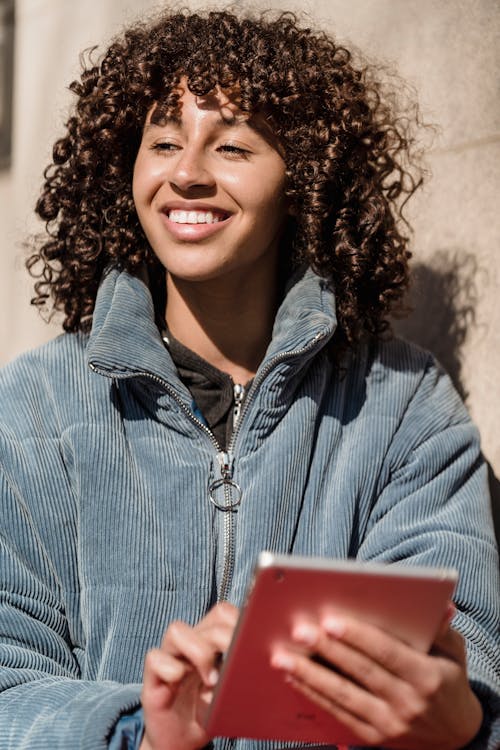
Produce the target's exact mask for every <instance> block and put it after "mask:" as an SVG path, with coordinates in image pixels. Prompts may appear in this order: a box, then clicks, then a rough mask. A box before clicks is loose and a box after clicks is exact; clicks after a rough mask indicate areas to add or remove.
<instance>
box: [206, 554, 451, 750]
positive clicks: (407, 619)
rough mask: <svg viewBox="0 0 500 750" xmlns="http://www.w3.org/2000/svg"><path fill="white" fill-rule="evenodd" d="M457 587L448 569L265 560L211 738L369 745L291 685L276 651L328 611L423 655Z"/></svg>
mask: <svg viewBox="0 0 500 750" xmlns="http://www.w3.org/2000/svg"><path fill="white" fill-rule="evenodd" d="M456 581H457V573H456V571H455V570H449V569H437V568H424V567H415V566H408V565H401V564H391V565H385V564H372V563H366V562H357V561H346V560H343V561H339V560H328V559H322V558H310V557H297V556H287V555H275V554H272V553H269V552H263V553H261V555H260V556H259V560H258V564H257V566H256V569H255V572H254V578H253V582H252V585H251V587H250V590H249V592H248V595H247V600H246V603H245V606H244V607H243V609H242V611H241V614H240V618H239V621H238V624H237V626H236V629H235V632H234V636H233V639H232V642H231V645H230V648H229V649H228V652H227V654H226V656H225V658H224V661H223V664H222V668H221V674H220V678H219V681H218V684H217V687H216V689H215V692H214V697H213V700H212V702H211V704H210V706H209V708H208V711H207V715H206V717H205V727H206V729H207V732H208V734H209V735H210V736H211V737H246V738H252V739H268V740H281V741H292V742H293V741H295V742H324V743H331V744H346V745H349V744H357V745H359V744H363V743H362V742H361V741H360V739H359V737H357V736H356V735H355V734H353V732H352V731H351V730H349V729H348V728H347V727H346V726H345V725H343V724H342V723H340V722H339V721H338V720H337V719H335V718H334V717H333V716H332V715H331V714H329V713H327V712H326V711H324V710H323V709H321V708H320V707H319V706H316V705H315V704H314V703H313V702H312V701H310V700H309V699H308V698H306V697H305V696H303V695H301V694H300V693H298V692H297V691H295V690H294V689H293V688H292V687H291V686H290V685H289V684H287V682H286V680H285V675H284V673H283V672H280V671H279V670H276V669H274V668H272V667H271V666H270V655H271V652H272V651H273V649H274V647H275V646H277V645H280V644H286V645H288V646H290V645H291V644H290V633H291V630H292V628H293V626H294V623H295V622H296V621H297V620H300V619H304V618H306V619H308V618H313V619H314V620H317V619H318V618H319V617H322V616H324V615H325V614H327V613H329V612H331V613H337V614H347V615H353V616H356V617H358V618H361V619H363V620H365V621H367V622H370V623H372V624H374V625H377V626H379V627H381V628H382V629H384V630H386V631H388V632H390V633H393V634H394V635H396V636H398V637H399V638H400V639H402V640H403V641H405V642H406V643H408V644H410V645H412V646H413V647H414V648H416V649H418V650H419V651H422V652H426V651H428V650H429V648H430V646H431V644H432V642H433V640H434V637H435V635H436V633H437V630H438V628H439V625H440V623H441V621H442V618H443V616H444V613H445V611H446V606H447V602H448V600H449V599H451V597H452V594H453V590H454V588H455V584H456ZM293 648H295V649H298V648H299V647H297V646H296V645H294V646H293ZM304 650H305V649H304Z"/></svg>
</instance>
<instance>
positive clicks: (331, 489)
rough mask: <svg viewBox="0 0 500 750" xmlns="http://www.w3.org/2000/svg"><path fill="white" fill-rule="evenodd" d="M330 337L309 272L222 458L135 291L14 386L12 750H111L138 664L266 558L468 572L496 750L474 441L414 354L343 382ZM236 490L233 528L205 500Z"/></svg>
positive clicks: (1, 490) (10, 377) (131, 701)
mask: <svg viewBox="0 0 500 750" xmlns="http://www.w3.org/2000/svg"><path fill="white" fill-rule="evenodd" d="M335 324H336V319H335V305H334V296H333V294H332V292H331V291H330V290H329V289H328V288H327V286H326V285H325V284H324V283H323V282H322V281H321V280H320V279H319V278H318V277H317V276H315V275H314V274H313V273H312V272H311V271H308V272H306V273H305V275H303V277H302V278H300V279H299V280H297V281H296V283H295V284H294V285H292V286H291V288H290V289H289V290H288V292H287V295H286V297H285V299H284V301H283V303H282V305H281V307H280V309H279V311H278V313H277V316H276V320H275V325H274V331H273V337H272V341H271V343H270V345H269V348H268V351H267V353H266V355H265V358H264V360H263V362H262V364H261V366H260V368H259V371H258V373H257V375H256V377H255V379H254V382H253V386H252V389H251V391H250V393H249V395H248V397H247V400H246V402H245V407H244V411H243V413H242V415H241V418H240V421H239V424H238V428H237V430H236V432H235V434H234V436H233V440H232V441H231V444H230V446H229V449H228V452H227V454H222V452H221V451H220V449H219V446H218V445H217V444H216V441H214V438H213V436H212V435H211V434H210V431H209V430H208V429H207V428H206V427H205V426H204V425H203V424H202V423H201V422H200V421H199V420H198V419H197V418H196V416H195V415H194V414H193V411H192V408H191V396H190V394H189V392H188V391H187V389H186V388H185V387H184V386H183V385H182V383H181V382H180V381H179V379H178V377H177V374H176V370H175V367H174V365H173V363H172V360H171V358H170V355H169V353H168V351H167V350H166V348H165V347H164V345H163V343H162V340H161V336H160V333H159V331H158V328H157V326H156V324H155V320H154V310H153V303H152V300H151V296H150V293H149V290H148V288H147V286H146V285H145V284H144V283H143V281H142V280H141V279H139V278H134V277H132V276H130V275H129V274H127V273H125V272H120V271H118V270H111V271H110V272H109V273H108V274H107V275H106V277H105V279H104V281H103V283H102V284H101V287H100V290H99V294H98V299H97V303H96V309H95V314H94V320H93V328H92V332H91V334H90V336H87V335H84V334H64V335H62V336H60V337H59V338H57V339H56V340H54V341H52V342H50V343H49V344H46V345H44V346H43V347H40V348H39V349H37V350H35V351H33V352H30V353H28V354H26V355H23V356H22V357H20V358H19V359H18V360H16V361H15V362H13V363H12V364H10V365H9V366H7V367H6V368H4V370H3V371H2V373H1V375H0V404H1V406H0V408H1V418H0V503H1V509H0V576H1V582H0V592H1V593H0V665H1V666H0V689H1V690H2V692H1V693H0V750H19V748H26V749H27V750H28V749H31V748H33V749H34V748H49V747H50V748H51V750H67V749H68V748H75V749H78V750H84V749H85V750H98V749H101V748H105V747H107V745H108V742H109V738H110V736H111V734H112V733H113V729H114V727H115V726H116V723H117V721H118V720H119V718H120V717H121V716H123V715H124V714H127V713H130V712H133V711H134V710H135V708H137V707H138V705H139V702H140V701H139V696H140V689H141V685H140V683H141V679H142V669H143V661H144V655H145V652H146V651H147V650H148V649H149V648H152V647H155V646H157V645H158V644H159V643H160V641H161V638H162V634H163V632H164V630H165V628H166V627H167V625H168V623H169V622H170V621H171V620H173V619H177V618H180V619H183V620H186V621H187V622H190V623H194V622H196V621H197V620H199V619H200V618H201V617H202V616H203V615H204V614H205V613H206V611H207V610H208V609H209V608H210V606H212V604H213V603H214V602H215V601H216V599H217V597H218V596H221V595H227V597H228V598H229V600H230V601H232V602H234V603H235V604H241V602H242V599H243V597H244V593H245V589H246V586H247V583H248V581H249V578H250V573H251V569H252V566H253V564H254V562H255V560H256V557H257V555H258V553H259V552H260V551H261V550H263V549H269V550H275V551H279V552H293V553H297V554H301V555H319V556H326V557H337V558H346V557H357V558H359V559H363V560H376V561H404V563H406V564H408V565H412V564H421V565H431V566H432V565H437V566H449V567H456V568H458V570H459V571H460V581H459V584H458V587H457V590H456V595H455V603H456V606H457V615H456V617H455V620H454V626H455V627H456V628H457V629H458V630H460V631H461V632H462V634H463V635H464V637H465V638H466V641H467V648H468V660H469V675H470V679H471V682H472V684H473V686H474V688H475V690H476V692H477V694H478V695H479V697H480V699H481V700H482V702H483V707H484V709H485V716H486V718H485V725H484V728H483V733H482V735H481V739H478V740H477V741H476V742H475V743H473V745H471V747H473V746H474V747H477V748H488V750H494V749H497V748H498V747H499V746H500V719H499V713H500V709H499V703H500V698H499V695H498V683H499V679H498V678H499V650H498V643H497V642H496V637H497V625H498V579H497V578H496V576H497V570H498V568H497V560H496V550H495V543H494V538H493V534H492V529H491V517H490V510H489V500H488V494H487V489H486V472H485V468H484V465H483V462H482V459H481V456H480V452H479V445H478V435H477V432H476V429H475V428H474V426H473V425H472V424H471V422H470V420H469V417H468V415H467V413H466V411H465V409H464V407H463V405H462V403H461V402H460V399H459V398H458V396H457V395H456V393H455V391H454V390H453V388H452V386H451V384H450V381H449V379H448V377H447V376H446V375H445V374H444V373H443V372H442V370H441V369H440V368H439V366H438V365H437V364H436V363H435V361H434V360H433V359H432V357H431V356H430V355H429V354H427V353H425V352H423V351H421V350H420V349H418V348H416V347H413V346H410V345H408V344H406V343H403V342H401V341H398V340H392V341H388V342H384V343H380V344H377V345H375V344H371V345H368V344H367V345H363V346H360V347H359V348H358V349H357V351H356V352H355V353H353V354H352V355H351V356H350V357H349V358H348V359H347V360H346V362H345V366H344V367H343V368H342V372H340V371H339V368H338V366H336V365H334V364H333V363H332V361H331V358H330V357H329V356H328V352H327V347H326V344H327V343H328V341H329V340H330V339H331V337H332V335H333V333H334V330H335ZM222 471H225V472H229V473H226V482H229V481H230V482H232V483H233V482H234V484H231V485H230V486H229V489H230V491H229V493H226V495H227V496H228V497H230V498H231V502H234V503H237V502H239V505H238V507H237V510H236V511H235V512H233V513H225V512H223V511H221V510H219V509H218V508H217V507H216V505H215V504H214V503H213V502H211V501H210V494H212V498H213V499H215V501H216V503H217V502H218V501H219V500H218V499H219V498H220V493H219V490H218V489H217V488H218V487H219V488H220V482H219V480H221V479H222V473H221V472H222ZM236 485H237V487H236ZM240 490H241V498H240V496H239V491H240ZM222 497H224V492H222ZM228 519H229V521H228ZM214 744H215V745H216V747H217V748H225V747H229V746H231V747H235V748H238V750H250V748H264V747H272V746H279V743H277V744H274V745H273V743H257V742H252V741H249V740H238V741H236V742H235V743H234V742H232V743H231V742H230V741H224V740H216V741H215V743H214Z"/></svg>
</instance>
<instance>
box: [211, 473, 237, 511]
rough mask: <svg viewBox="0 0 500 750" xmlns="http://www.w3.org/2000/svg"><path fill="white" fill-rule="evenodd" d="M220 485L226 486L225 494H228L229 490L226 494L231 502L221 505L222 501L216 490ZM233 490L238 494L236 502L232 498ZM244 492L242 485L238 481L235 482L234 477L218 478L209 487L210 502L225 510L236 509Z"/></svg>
mask: <svg viewBox="0 0 500 750" xmlns="http://www.w3.org/2000/svg"><path fill="white" fill-rule="evenodd" d="M220 487H224V495H225V496H226V490H229V492H228V494H227V496H226V497H227V500H228V501H229V502H226V503H225V505H221V503H220V502H219V501H218V500H217V498H216V497H215V492H217V490H218V489H219V488H220ZM233 491H234V494H235V495H236V499H235V500H234V502H233V501H232V499H231V496H232V495H233ZM242 494H243V492H242V490H241V487H240V485H239V484H236V482H234V481H233V480H232V479H217V481H216V482H212V484H211V485H210V487H209V488H208V496H209V498H210V502H211V503H212V504H213V505H215V507H216V508H217V509H218V510H224V511H228V510H235V509H236V508H237V507H238V505H239V504H240V503H241V496H242Z"/></svg>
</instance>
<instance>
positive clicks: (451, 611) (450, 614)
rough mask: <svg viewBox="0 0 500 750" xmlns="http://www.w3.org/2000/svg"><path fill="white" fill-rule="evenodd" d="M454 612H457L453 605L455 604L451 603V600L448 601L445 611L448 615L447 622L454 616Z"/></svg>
mask: <svg viewBox="0 0 500 750" xmlns="http://www.w3.org/2000/svg"><path fill="white" fill-rule="evenodd" d="M456 613H457V608H456V607H455V605H454V604H453V602H448V609H447V612H446V615H447V617H448V622H451V621H452V620H453V618H454V617H455V615H456Z"/></svg>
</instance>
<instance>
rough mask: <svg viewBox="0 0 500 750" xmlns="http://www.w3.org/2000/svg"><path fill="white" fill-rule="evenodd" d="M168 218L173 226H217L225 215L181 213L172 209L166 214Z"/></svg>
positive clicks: (198, 212)
mask: <svg viewBox="0 0 500 750" xmlns="http://www.w3.org/2000/svg"><path fill="white" fill-rule="evenodd" d="M167 215H168V218H169V219H170V221H172V222H174V223H175V224H217V223H218V222H219V221H224V219H226V218H227V216H228V215H227V214H223V213H222V212H217V213H215V212H214V211H182V210H179V209H172V210H171V211H169V212H168V214H167Z"/></svg>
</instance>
